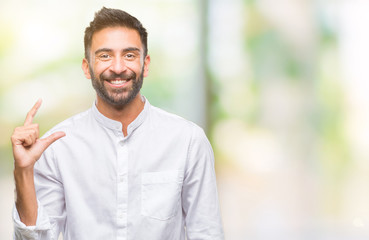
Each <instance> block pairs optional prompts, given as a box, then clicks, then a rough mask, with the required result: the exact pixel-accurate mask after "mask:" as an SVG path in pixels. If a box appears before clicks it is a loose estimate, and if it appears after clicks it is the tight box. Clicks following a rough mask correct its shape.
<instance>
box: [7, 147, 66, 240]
mask: <svg viewBox="0 0 369 240" xmlns="http://www.w3.org/2000/svg"><path fill="white" fill-rule="evenodd" d="M34 180H35V188H36V196H37V203H38V209H37V220H36V225H35V226H26V225H25V224H24V223H22V222H21V221H20V218H19V215H18V211H17V209H16V207H15V206H14V208H13V222H14V239H15V240H57V239H58V237H59V234H60V232H61V231H63V229H64V226H65V219H66V213H65V202H64V193H63V192H64V191H63V185H62V183H61V182H60V181H59V174H58V169H57V168H56V165H55V159H54V158H53V154H52V150H51V147H49V148H48V149H47V150H46V151H45V152H44V153H43V155H42V156H41V158H40V159H39V160H38V161H37V162H36V164H35V168H34Z"/></svg>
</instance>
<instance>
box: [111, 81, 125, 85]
mask: <svg viewBox="0 0 369 240" xmlns="http://www.w3.org/2000/svg"><path fill="white" fill-rule="evenodd" d="M126 82H127V81H124V80H111V81H110V83H111V84H114V85H120V84H124V83H126Z"/></svg>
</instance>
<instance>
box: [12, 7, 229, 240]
mask: <svg viewBox="0 0 369 240" xmlns="http://www.w3.org/2000/svg"><path fill="white" fill-rule="evenodd" d="M84 44H85V58H84V59H83V62H82V69H83V71H84V73H85V76H86V77H87V78H88V79H91V81H92V85H93V87H94V89H95V90H96V93H97V94H96V95H97V98H96V102H95V104H93V106H92V108H91V109H89V110H87V111H86V112H83V113H80V114H78V115H76V116H74V117H72V118H70V119H67V120H65V121H64V122H62V123H60V124H58V125H57V126H55V127H54V128H53V129H51V130H50V131H49V132H48V133H46V137H44V138H42V139H40V138H39V130H38V125H37V124H35V123H33V118H34V116H35V114H36V112H37V110H38V108H39V107H40V105H41V101H40V100H39V101H38V102H37V103H36V104H35V105H34V106H33V108H32V109H31V110H30V112H29V113H28V114H27V117H26V120H25V122H24V126H21V127H18V128H16V129H15V131H14V133H13V135H12V145H13V154H14V160H15V164H14V166H15V167H14V178H15V183H16V194H17V198H16V207H15V209H14V214H13V215H14V216H13V218H14V225H15V233H14V235H15V239H48V240H49V239H55V240H56V239H58V236H59V234H60V232H62V233H63V236H64V239H66V240H67V239H72V240H84V239H86V240H87V239H88V240H92V239H105V240H108V239H109V240H111V239H129V240H140V239H142V240H143V239H144V240H155V239H157V240H166V239H168V240H176V239H181V240H184V239H186V238H187V239H189V240H191V239H212V240H214V239H223V230H222V226H221V220H220V211H219V206H218V198H217V190H216V183H215V173H214V162H213V160H214V159H213V153H212V149H211V146H210V144H209V142H208V140H207V138H206V136H205V135H204V133H203V131H202V130H201V129H200V128H199V127H198V126H196V125H195V124H193V123H191V122H189V121H186V120H184V119H182V118H180V117H177V116H175V115H172V114H169V113H166V112H164V111H162V110H160V109H158V108H156V107H153V106H151V105H150V103H149V101H148V100H147V99H145V98H144V97H143V96H142V95H141V94H140V89H141V86H142V83H143V78H144V77H146V76H147V74H148V69H149V64H150V56H149V55H147V32H146V30H145V28H144V27H143V26H142V25H141V23H140V22H139V21H138V20H137V19H136V18H134V17H132V16H131V15H129V14H127V13H126V12H124V11H121V10H117V9H107V8H102V9H101V10H100V11H99V12H97V13H96V14H95V18H94V20H93V21H92V22H91V23H90V26H89V27H87V28H86V31H85V39H84Z"/></svg>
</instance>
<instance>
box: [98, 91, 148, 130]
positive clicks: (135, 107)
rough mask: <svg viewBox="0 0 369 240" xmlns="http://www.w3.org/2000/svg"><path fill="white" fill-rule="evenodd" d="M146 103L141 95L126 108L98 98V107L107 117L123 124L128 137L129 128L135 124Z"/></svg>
mask: <svg viewBox="0 0 369 240" xmlns="http://www.w3.org/2000/svg"><path fill="white" fill-rule="evenodd" d="M144 105H145V103H144V101H143V100H142V96H141V94H140V93H138V94H137V96H136V97H135V98H134V99H133V100H132V101H131V102H129V103H128V104H127V105H124V106H114V105H111V104H109V103H107V102H105V101H104V100H102V99H101V98H100V97H99V96H97V100H96V107H97V109H98V110H99V112H100V113H102V114H103V115H104V116H105V117H107V118H110V119H112V120H115V121H118V122H121V123H122V131H123V134H124V136H127V127H128V125H129V124H130V123H131V122H133V121H134V120H135V119H136V118H137V116H138V115H139V114H140V113H141V112H142V110H143V108H144Z"/></svg>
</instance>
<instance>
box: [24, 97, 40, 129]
mask: <svg viewBox="0 0 369 240" xmlns="http://www.w3.org/2000/svg"><path fill="white" fill-rule="evenodd" d="M41 103H42V100H41V99H39V100H37V102H36V103H35V105H33V107H32V108H31V110H29V112H28V113H27V116H26V120H24V126H28V125H30V124H32V121H33V118H34V117H35V115H36V113H37V110H38V109H39V108H40V106H41Z"/></svg>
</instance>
